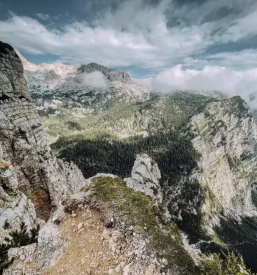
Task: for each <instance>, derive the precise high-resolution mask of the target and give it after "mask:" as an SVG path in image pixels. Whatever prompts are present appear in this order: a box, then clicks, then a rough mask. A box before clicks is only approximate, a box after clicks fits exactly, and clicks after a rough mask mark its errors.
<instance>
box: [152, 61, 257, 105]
mask: <svg viewBox="0 0 257 275" xmlns="http://www.w3.org/2000/svg"><path fill="white" fill-rule="evenodd" d="M148 81H149V80H148ZM151 85H152V87H153V88H154V89H155V90H158V91H163V92H166V93H171V92H174V91H177V90H179V91H195V92H215V91H219V92H222V93H224V94H225V95H227V96H229V97H231V96H235V95H240V96H241V97H242V98H243V99H245V100H246V101H247V102H248V104H249V105H250V106H251V107H254V108H256V107H257V101H251V100H250V96H251V95H252V94H257V69H251V70H245V71H232V70H228V69H226V68H224V67H219V66H206V67H204V68H203V69H202V70H190V69H185V70H183V69H182V65H181V64H179V65H177V66H175V67H172V68H170V69H167V70H165V71H163V72H161V73H159V74H158V75H157V76H155V77H153V78H152V79H151Z"/></svg>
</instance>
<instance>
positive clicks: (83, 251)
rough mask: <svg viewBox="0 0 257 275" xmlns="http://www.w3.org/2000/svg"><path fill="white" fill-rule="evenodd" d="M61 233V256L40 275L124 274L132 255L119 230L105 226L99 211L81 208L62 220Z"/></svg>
mask: <svg viewBox="0 0 257 275" xmlns="http://www.w3.org/2000/svg"><path fill="white" fill-rule="evenodd" d="M60 232H61V235H62V237H63V238H64V240H65V245H64V249H63V255H62V257H61V259H60V260H59V262H57V264H56V265H55V266H53V267H51V268H49V269H46V270H44V272H43V275H59V274H66V275H104V274H113V275H123V274H126V268H125V270H124V267H125V266H126V265H127V264H128V263H129V261H130V258H131V254H132V253H131V252H130V250H129V247H128V245H127V243H126V241H125V239H124V237H123V236H122V234H120V233H119V231H117V230H115V229H107V228H105V227H104V225H103V222H102V221H101V214H100V213H99V212H98V211H96V210H92V209H89V208H88V207H87V206H82V205H81V206H80V210H79V211H77V212H76V213H73V214H72V215H70V214H68V215H67V216H66V217H65V218H64V220H63V221H62V223H61V224H60Z"/></svg>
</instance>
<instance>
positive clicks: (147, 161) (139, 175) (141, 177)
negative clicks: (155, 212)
mask: <svg viewBox="0 0 257 275" xmlns="http://www.w3.org/2000/svg"><path fill="white" fill-rule="evenodd" d="M160 179H161V172H160V170H159V168H158V165H157V163H155V162H154V161H153V160H152V159H151V158H150V157H149V156H148V155H146V154H143V155H137V158H136V160H135V163H134V166H133V169H132V172H131V178H127V179H125V182H126V184H127V186H128V187H130V188H132V189H134V190H135V191H141V192H144V193H146V194H147V195H149V196H151V197H152V198H155V199H157V200H159V201H160V202H161V201H162V192H161V187H160V185H159V180H160Z"/></svg>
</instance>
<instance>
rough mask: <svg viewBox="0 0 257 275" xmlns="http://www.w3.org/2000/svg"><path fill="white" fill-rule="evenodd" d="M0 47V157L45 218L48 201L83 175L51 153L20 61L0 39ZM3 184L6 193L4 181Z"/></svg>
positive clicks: (54, 201) (73, 186)
mask: <svg viewBox="0 0 257 275" xmlns="http://www.w3.org/2000/svg"><path fill="white" fill-rule="evenodd" d="M0 49H1V52H0V83H1V86H0V95H1V97H0V159H1V160H2V161H4V162H6V163H9V165H10V166H11V167H12V171H13V173H14V177H16V178H17V184H16V185H17V186H16V188H17V189H18V190H19V191H20V192H22V193H23V194H25V195H26V196H27V197H30V198H31V199H32V200H33V201H34V202H35V207H36V210H37V214H38V217H41V218H45V219H47V218H48V217H49V214H50V204H52V205H56V204H58V203H59V201H60V199H61V197H62V196H65V195H66V194H67V193H68V192H69V191H71V190H73V189H76V188H77V187H78V186H80V185H83V176H82V174H81V173H80V171H79V170H78V169H77V168H76V167H75V166H74V165H72V164H65V163H63V162H62V161H60V160H57V159H55V158H52V157H51V153H50V147H49V145H48V143H47V140H46V135H45V133H44V130H43V127H42V123H41V121H40V119H39V116H38V114H37V113H36V111H35V107H34V104H33V103H32V101H31V98H30V95H29V93H28V89H27V86H26V80H25V78H24V76H23V66H22V62H21V61H20V59H19V57H18V56H17V54H16V53H15V51H14V50H13V49H12V47H11V46H9V45H7V44H4V43H2V42H1V43H0ZM1 169H3V168H1ZM4 169H6V167H4ZM2 188H3V189H6V190H7V193H8V190H9V187H8V186H7V185H6V184H4V183H2Z"/></svg>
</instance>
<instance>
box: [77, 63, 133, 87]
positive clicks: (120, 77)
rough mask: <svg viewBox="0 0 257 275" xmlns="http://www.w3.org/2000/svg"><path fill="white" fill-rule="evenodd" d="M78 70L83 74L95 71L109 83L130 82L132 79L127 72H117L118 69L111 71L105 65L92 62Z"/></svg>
mask: <svg viewBox="0 0 257 275" xmlns="http://www.w3.org/2000/svg"><path fill="white" fill-rule="evenodd" d="M78 70H79V71H80V72H81V73H92V72H95V71H99V72H101V73H102V74H103V75H104V76H106V78H107V79H108V80H109V81H120V82H123V83H127V82H130V80H131V78H130V75H129V74H128V73H126V72H123V71H120V70H117V69H110V68H107V67H105V66H103V65H99V64H97V63H94V62H91V63H89V64H87V65H81V66H80V67H79V68H78Z"/></svg>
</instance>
